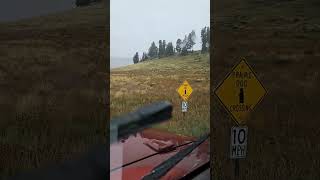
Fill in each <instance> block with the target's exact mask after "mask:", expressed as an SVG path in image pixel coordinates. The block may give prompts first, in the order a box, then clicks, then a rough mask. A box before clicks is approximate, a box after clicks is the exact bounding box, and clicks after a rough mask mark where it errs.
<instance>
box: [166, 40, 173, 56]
mask: <svg viewBox="0 0 320 180" xmlns="http://www.w3.org/2000/svg"><path fill="white" fill-rule="evenodd" d="M172 55H174V48H173V45H172V42H169V43H168V45H167V47H166V56H172Z"/></svg>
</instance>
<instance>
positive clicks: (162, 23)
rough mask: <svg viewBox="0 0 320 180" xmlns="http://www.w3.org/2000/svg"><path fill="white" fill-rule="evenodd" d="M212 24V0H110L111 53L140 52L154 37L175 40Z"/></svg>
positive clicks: (198, 39) (116, 54) (155, 39)
mask: <svg viewBox="0 0 320 180" xmlns="http://www.w3.org/2000/svg"><path fill="white" fill-rule="evenodd" d="M209 25H210V0H110V31H111V32H110V38H111V39H110V50H111V56H112V57H132V56H133V55H134V53H135V52H137V51H138V52H139V55H140V56H141V54H142V52H143V51H146V52H147V50H148V48H149V47H150V45H151V43H152V41H155V43H156V45H157V46H158V41H159V40H160V39H161V40H166V42H167V43H168V42H170V41H171V42H173V44H174V46H175V42H176V40H177V39H178V38H181V39H183V38H184V36H185V35H186V34H188V33H190V32H191V31H192V30H195V31H196V35H197V44H196V45H195V47H194V49H200V47H201V44H200V42H201V39H200V31H201V28H203V27H204V26H209Z"/></svg>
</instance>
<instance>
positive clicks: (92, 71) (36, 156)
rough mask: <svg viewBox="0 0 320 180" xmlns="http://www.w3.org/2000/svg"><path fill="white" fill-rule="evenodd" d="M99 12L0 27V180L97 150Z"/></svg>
mask: <svg viewBox="0 0 320 180" xmlns="http://www.w3.org/2000/svg"><path fill="white" fill-rule="evenodd" d="M106 23H107V11H106V7H105V5H104V4H96V5H94V6H90V7H83V8H77V9H73V10H70V11H66V12H62V13H59V14H52V15H49V16H43V17H37V18H32V19H26V20H21V21H17V22H11V23H5V24H0V78H1V82H0V92H1V93H0V107H1V108H0V117H1V122H0V132H1V136H0V173H1V175H10V174H13V173H15V172H17V171H20V170H22V169H29V168H36V167H40V166H43V165H46V164H48V163H53V162H60V161H64V160H66V159H69V158H71V156H73V154H75V153H78V152H79V153H80V152H85V151H86V150H87V149H88V148H89V147H90V146H91V145H93V144H96V143H102V142H103V141H104V139H105V133H104V132H105V127H106V115H105V113H106V112H105V111H106V110H105V107H106V104H105V102H106V101H107V100H106V92H105V91H106V90H105V89H106V86H107V83H106V80H105V72H106V63H107V57H108V56H107V55H106V48H107V34H106V30H107V24H106Z"/></svg>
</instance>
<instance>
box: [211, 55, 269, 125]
mask: <svg viewBox="0 0 320 180" xmlns="http://www.w3.org/2000/svg"><path fill="white" fill-rule="evenodd" d="M266 93H267V91H266V90H265V88H264V87H263V85H262V84H261V83H260V81H259V80H258V79H257V77H256V75H255V73H254V72H253V70H252V68H251V67H250V66H249V65H248V63H247V62H246V60H245V59H243V60H241V61H240V62H239V63H238V64H237V65H236V66H235V67H234V68H233V69H232V71H231V72H230V73H229V74H228V76H227V77H226V78H225V79H224V81H222V83H221V84H220V85H219V86H218V88H217V89H216V91H215V94H216V95H217V96H218V98H219V100H220V101H221V103H222V104H223V105H224V106H225V108H226V109H227V110H228V111H229V112H230V113H231V115H232V116H233V117H234V119H235V120H236V123H237V124H245V123H246V120H247V117H248V115H249V113H250V112H251V111H252V110H253V109H254V107H255V106H256V105H257V104H258V103H259V102H260V101H261V100H262V98H263V97H264V96H265V95H266Z"/></svg>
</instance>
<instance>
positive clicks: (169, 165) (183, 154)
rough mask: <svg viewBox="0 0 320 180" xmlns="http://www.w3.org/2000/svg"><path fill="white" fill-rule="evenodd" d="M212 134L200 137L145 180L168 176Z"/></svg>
mask: <svg viewBox="0 0 320 180" xmlns="http://www.w3.org/2000/svg"><path fill="white" fill-rule="evenodd" d="M209 136H210V134H206V135H204V136H202V137H200V138H199V139H198V140H197V141H195V142H194V143H192V144H191V145H190V146H188V147H187V148H185V149H182V150H180V151H179V152H178V153H177V154H175V155H173V156H172V157H170V158H169V159H167V160H166V161H164V162H163V163H161V164H159V165H158V166H156V167H155V168H154V169H153V170H152V171H151V172H150V173H149V174H147V175H145V176H144V177H143V178H142V179H143V180H153V179H159V178H161V177H162V176H164V175H166V174H167V172H168V171H170V169H172V168H173V167H174V166H175V165H176V164H178V163H179V162H180V161H181V160H182V159H184V158H185V157H186V156H188V155H189V154H190V153H191V152H192V151H193V150H194V149H195V148H197V147H198V146H200V145H201V144H202V143H203V142H204V141H205V140H206V139H208V138H209Z"/></svg>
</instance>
